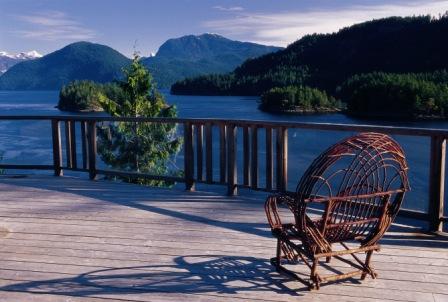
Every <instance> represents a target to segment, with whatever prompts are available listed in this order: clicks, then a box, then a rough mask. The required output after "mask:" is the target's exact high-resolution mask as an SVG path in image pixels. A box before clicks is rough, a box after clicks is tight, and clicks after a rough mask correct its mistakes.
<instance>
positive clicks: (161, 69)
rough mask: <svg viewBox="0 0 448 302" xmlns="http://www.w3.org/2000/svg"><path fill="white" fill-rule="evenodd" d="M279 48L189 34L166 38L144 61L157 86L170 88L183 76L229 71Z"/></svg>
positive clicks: (221, 37)
mask: <svg viewBox="0 0 448 302" xmlns="http://www.w3.org/2000/svg"><path fill="white" fill-rule="evenodd" d="M280 49H282V48H280V47H275V46H265V45H260V44H255V43H250V42H240V41H234V40H230V39H227V38H225V37H223V36H220V35H217V34H202V35H198V36H195V35H188V36H183V37H180V38H175V39H169V40H167V41H166V42H165V43H163V44H162V46H160V48H159V50H158V52H157V53H156V55H155V56H153V57H148V58H145V59H144V60H143V63H144V64H145V65H146V66H147V67H148V68H149V70H150V71H151V73H152V74H153V75H154V78H155V79H156V81H157V83H158V85H159V87H162V88H169V87H170V86H171V84H173V83H174V82H176V81H178V80H181V79H183V78H185V77H191V76H198V75H203V74H208V73H223V72H229V71H232V70H233V69H234V68H235V67H237V66H238V65H240V64H241V63H243V62H244V61H245V60H247V59H249V58H256V57H259V56H261V55H264V54H267V53H271V52H275V51H278V50H280Z"/></svg>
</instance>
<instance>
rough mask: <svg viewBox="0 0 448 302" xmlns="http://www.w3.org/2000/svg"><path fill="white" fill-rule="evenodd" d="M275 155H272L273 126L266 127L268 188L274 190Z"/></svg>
mask: <svg viewBox="0 0 448 302" xmlns="http://www.w3.org/2000/svg"><path fill="white" fill-rule="evenodd" d="M273 167H274V163H273V156H272V128H271V127H267V128H266V190H268V191H271V190H272V174H273Z"/></svg>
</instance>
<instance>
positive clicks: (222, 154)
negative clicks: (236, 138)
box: [219, 123, 227, 183]
mask: <svg viewBox="0 0 448 302" xmlns="http://www.w3.org/2000/svg"><path fill="white" fill-rule="evenodd" d="M226 145H227V134H226V125H225V124H224V123H221V124H220V125H219V172H220V175H219V181H220V182H221V183H225V182H226V175H227V163H226V160H227V146H226Z"/></svg>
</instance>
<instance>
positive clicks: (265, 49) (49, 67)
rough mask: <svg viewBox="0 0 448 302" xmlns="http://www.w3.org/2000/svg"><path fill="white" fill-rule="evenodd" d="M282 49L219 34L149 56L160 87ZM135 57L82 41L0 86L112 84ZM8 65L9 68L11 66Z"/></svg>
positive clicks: (22, 68) (14, 71) (13, 71)
mask: <svg viewBox="0 0 448 302" xmlns="http://www.w3.org/2000/svg"><path fill="white" fill-rule="evenodd" d="M279 49H280V48H278V47H273V46H264V45H259V44H254V43H248V42H239V41H232V40H229V39H226V38H224V37H221V36H219V35H214V34H203V35H200V36H193V35H190V36H184V37H181V38H177V39H170V40H168V41H166V42H165V43H164V44H163V45H162V46H161V47H160V48H159V51H158V52H157V53H156V55H155V56H151V57H147V58H143V59H142V62H143V63H144V64H145V65H146V66H147V67H148V68H149V70H150V71H151V73H152V74H153V76H154V79H155V81H156V82H157V83H158V86H159V87H160V88H169V87H170V86H171V84H172V83H174V82H175V81H177V80H180V79H183V78H185V77H190V76H197V75H201V74H207V73H221V72H229V71H231V70H233V69H234V68H235V67H236V66H238V65H239V64H241V63H242V62H244V61H245V60H246V59H248V58H254V57H258V56H260V55H263V54H266V53H269V52H272V51H277V50H279ZM129 63H130V59H129V58H127V57H125V56H124V55H122V54H120V53H119V52H117V51H115V50H114V49H112V48H110V47H108V46H105V45H100V44H94V43H89V42H77V43H73V44H70V45H67V46H66V47H64V48H62V49H60V50H57V51H55V52H53V53H50V54H48V55H46V56H44V57H42V58H39V59H36V60H32V61H26V62H21V63H19V64H16V65H14V66H13V67H11V68H10V69H9V70H8V71H7V72H5V73H4V74H3V75H2V76H0V90H2V89H3V90H45V89H50V90H52V89H60V88H61V86H62V85H64V84H66V83H68V82H70V81H73V80H84V79H85V80H93V81H96V82H109V81H112V80H113V79H116V78H117V77H119V76H120V75H121V73H122V68H123V67H124V66H126V65H128V64H129ZM5 69H6V68H5Z"/></svg>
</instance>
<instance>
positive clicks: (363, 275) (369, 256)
mask: <svg viewBox="0 0 448 302" xmlns="http://www.w3.org/2000/svg"><path fill="white" fill-rule="evenodd" d="M372 254H373V251H368V252H367V255H366V262H365V266H366V269H365V271H364V273H362V275H361V280H364V279H365V278H366V276H367V274H369V275H370V276H372V279H376V277H377V274H376V273H375V271H374V270H373V268H371V267H370V260H371V259H372Z"/></svg>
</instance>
